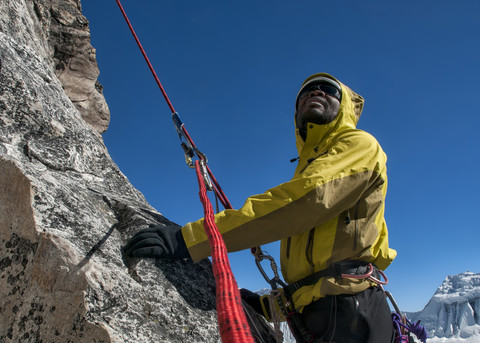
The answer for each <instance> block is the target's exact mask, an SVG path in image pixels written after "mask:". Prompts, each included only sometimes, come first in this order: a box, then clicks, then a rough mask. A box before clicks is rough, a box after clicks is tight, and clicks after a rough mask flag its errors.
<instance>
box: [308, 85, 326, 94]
mask: <svg viewBox="0 0 480 343" xmlns="http://www.w3.org/2000/svg"><path fill="white" fill-rule="evenodd" d="M308 95H309V96H315V95H322V96H325V92H324V91H322V90H321V89H320V87H318V88H315V89H312V90H311V91H310V93H308Z"/></svg>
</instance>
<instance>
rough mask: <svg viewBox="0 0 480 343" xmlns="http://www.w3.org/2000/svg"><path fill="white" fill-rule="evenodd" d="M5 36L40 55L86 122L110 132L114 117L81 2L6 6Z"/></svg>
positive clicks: (2, 10)
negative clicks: (100, 79)
mask: <svg viewBox="0 0 480 343" xmlns="http://www.w3.org/2000/svg"><path fill="white" fill-rule="evenodd" d="M0 31H1V32H3V33H4V34H6V35H8V36H9V37H11V38H12V39H14V40H15V42H16V43H18V44H19V45H21V46H29V47H30V48H32V49H33V50H34V51H36V52H37V53H38V56H37V57H38V58H39V60H41V62H42V64H44V65H45V66H49V67H50V68H49V69H53V70H54V71H55V74H56V76H57V77H58V78H59V79H60V81H61V83H62V86H63V88H64V90H65V93H66V94H67V96H68V97H69V98H70V100H71V101H72V102H73V104H74V105H75V107H76V108H77V109H78V110H79V112H80V114H81V115H82V117H83V118H84V120H85V121H86V122H87V123H88V124H89V125H91V126H92V127H93V128H94V129H95V130H97V131H98V132H100V133H102V132H105V131H106V130H107V128H108V124H109V121H110V112H109V110H108V106H107V104H106V102H105V98H104V97H103V94H102V90H103V88H102V86H101V85H100V83H99V82H98V81H97V77H98V74H99V71H98V66H97V61H96V56H95V49H94V48H93V47H92V45H91V44H90V31H89V29H88V21H87V19H86V18H85V17H84V16H83V14H82V13H81V5H80V0H63V1H61V0H35V1H16V0H9V1H2V2H1V3H0Z"/></svg>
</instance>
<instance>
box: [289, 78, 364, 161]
mask: <svg viewBox="0 0 480 343" xmlns="http://www.w3.org/2000/svg"><path fill="white" fill-rule="evenodd" d="M323 78H328V79H331V80H333V81H334V82H337V83H338V84H339V85H340V87H341V89H342V98H341V102H340V107H339V109H338V114H337V116H336V117H335V119H334V120H333V121H332V122H331V123H329V124H324V125H319V124H314V123H309V124H308V125H307V139H306V141H304V140H303V138H302V137H301V136H300V133H299V131H298V128H297V123H296V117H297V110H296V109H295V117H294V122H295V136H296V144H297V150H298V154H299V155H300V154H301V153H302V151H303V149H304V148H305V147H312V148H313V147H315V146H318V145H320V144H321V143H327V142H328V141H330V140H331V138H333V137H334V136H335V135H336V134H337V133H339V132H341V131H343V130H347V129H355V128H356V126H357V122H358V120H359V119H360V115H361V113H362V109H363V104H364V99H363V97H362V96H361V95H359V94H357V93H355V92H354V91H353V90H351V89H350V88H348V87H347V86H346V85H344V84H343V83H341V82H340V81H339V80H337V79H336V78H334V77H333V76H331V75H329V74H327V73H318V74H313V75H311V76H309V77H308V78H307V79H306V80H305V81H304V82H303V83H302V86H301V87H300V90H299V92H298V94H297V98H298V95H299V94H300V91H301V90H302V89H303V88H304V87H305V86H306V85H307V84H309V83H310V82H313V81H317V80H320V79H323Z"/></svg>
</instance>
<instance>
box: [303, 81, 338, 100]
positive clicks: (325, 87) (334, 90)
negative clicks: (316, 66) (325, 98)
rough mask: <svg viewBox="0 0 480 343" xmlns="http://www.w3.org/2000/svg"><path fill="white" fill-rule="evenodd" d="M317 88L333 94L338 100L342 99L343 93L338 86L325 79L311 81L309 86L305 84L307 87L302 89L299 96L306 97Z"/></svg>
mask: <svg viewBox="0 0 480 343" xmlns="http://www.w3.org/2000/svg"><path fill="white" fill-rule="evenodd" d="M315 90H321V91H322V92H324V93H325V94H327V95H330V96H333V97H334V98H336V99H338V101H340V98H341V95H340V91H339V90H338V88H337V87H335V86H333V85H331V84H329V83H325V82H323V81H318V82H312V83H309V84H308V85H307V86H305V88H303V89H302V92H301V93H300V95H299V96H298V98H299V99H301V98H305V97H306V96H307V95H308V94H310V92H313V91H315Z"/></svg>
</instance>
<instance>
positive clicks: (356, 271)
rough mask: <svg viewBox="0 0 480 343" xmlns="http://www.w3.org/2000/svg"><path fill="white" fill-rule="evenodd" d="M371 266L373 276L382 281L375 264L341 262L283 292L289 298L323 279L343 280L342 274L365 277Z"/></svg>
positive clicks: (301, 280)
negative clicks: (302, 288)
mask: <svg viewBox="0 0 480 343" xmlns="http://www.w3.org/2000/svg"><path fill="white" fill-rule="evenodd" d="M369 265H372V267H373V273H372V276H373V277H374V278H376V279H380V273H379V272H378V268H377V266H375V265H374V264H373V263H369V262H364V261H352V260H347V261H341V262H335V263H332V264H331V265H330V266H329V267H328V268H326V269H323V270H320V271H318V272H316V273H313V274H311V275H309V276H306V277H304V278H303V279H300V280H298V281H296V282H294V283H291V284H289V285H288V286H286V287H284V288H283V290H284V292H285V294H286V295H287V296H290V295H292V294H293V293H295V292H296V291H297V290H299V289H300V288H301V287H303V286H310V285H314V284H316V283H317V282H318V281H319V280H320V279H321V278H322V277H334V278H341V277H342V274H347V275H364V274H367V273H368V272H369Z"/></svg>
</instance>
